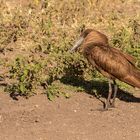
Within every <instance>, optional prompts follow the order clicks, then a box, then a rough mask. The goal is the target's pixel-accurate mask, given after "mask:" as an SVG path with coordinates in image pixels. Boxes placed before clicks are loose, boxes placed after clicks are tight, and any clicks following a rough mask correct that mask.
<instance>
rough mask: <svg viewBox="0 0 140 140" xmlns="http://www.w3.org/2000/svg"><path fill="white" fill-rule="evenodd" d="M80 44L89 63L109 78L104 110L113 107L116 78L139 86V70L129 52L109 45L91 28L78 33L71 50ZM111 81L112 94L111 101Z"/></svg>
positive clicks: (104, 37) (103, 37) (105, 39)
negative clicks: (77, 38) (78, 35)
mask: <svg viewBox="0 0 140 140" xmlns="http://www.w3.org/2000/svg"><path fill="white" fill-rule="evenodd" d="M80 46H81V48H82V51H83V54H84V56H85V57H86V58H87V60H88V61H89V63H90V64H91V65H92V66H93V67H95V68H96V69H97V70H98V71H99V72H100V73H101V74H102V75H104V76H105V77H107V78H108V79H109V93H108V97H107V100H106V102H105V106H104V109H105V110H107V109H108V107H115V98H116V94H117V90H118V87H117V84H116V82H115V80H116V79H119V80H120V81H123V82H125V83H127V84H129V85H131V86H133V87H137V88H140V70H139V69H138V68H136V67H135V59H134V58H133V57H132V56H130V55H129V54H126V53H123V52H121V51H120V50H118V49H116V48H113V47H110V46H109V43H108V38H107V37H106V36H105V35H104V34H102V33H100V32H98V31H96V30H93V29H86V30H85V31H84V32H83V33H82V34H81V35H80V38H79V40H78V41H77V42H76V43H75V45H74V47H73V48H72V49H71V52H74V51H76V50H77V49H78V47H80ZM112 82H113V85H114V95H113V99H112V102H111V96H112V92H113V89H112V86H111V84H112Z"/></svg>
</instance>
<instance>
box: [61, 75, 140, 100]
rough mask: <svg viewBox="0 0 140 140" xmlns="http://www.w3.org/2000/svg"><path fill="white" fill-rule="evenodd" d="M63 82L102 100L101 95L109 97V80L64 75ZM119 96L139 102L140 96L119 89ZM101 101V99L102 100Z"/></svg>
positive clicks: (121, 98) (122, 98)
mask: <svg viewBox="0 0 140 140" xmlns="http://www.w3.org/2000/svg"><path fill="white" fill-rule="evenodd" d="M61 82H62V83H64V84H68V85H72V86H76V87H81V88H82V89H83V90H84V91H85V92H86V93H88V94H90V95H92V96H95V97H96V98H97V99H99V100H100V98H99V97H103V98H107V96H108V82H107V81H99V80H92V81H85V80H84V79H83V78H77V79H76V78H75V79H69V80H68V79H66V78H65V77H63V78H62V79H61ZM117 98H119V99H120V100H122V101H125V102H135V103H139V102H140V98H137V97H135V96H134V95H133V93H131V92H128V91H125V90H122V89H120V88H119V89H118V93H117ZM100 101H101V100H100Z"/></svg>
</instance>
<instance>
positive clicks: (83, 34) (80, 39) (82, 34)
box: [70, 29, 93, 52]
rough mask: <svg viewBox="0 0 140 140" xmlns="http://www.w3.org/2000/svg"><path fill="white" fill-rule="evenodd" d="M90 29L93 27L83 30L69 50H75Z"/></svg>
mask: <svg viewBox="0 0 140 140" xmlns="http://www.w3.org/2000/svg"><path fill="white" fill-rule="evenodd" d="M92 31H93V29H86V30H85V31H83V32H82V33H81V35H80V37H79V39H78V40H77V41H76V42H75V44H74V46H73V47H72V48H71V49H70V52H75V51H76V50H77V49H78V48H79V47H80V46H81V45H82V43H83V42H84V40H85V38H86V37H87V35H88V34H89V33H90V32H92Z"/></svg>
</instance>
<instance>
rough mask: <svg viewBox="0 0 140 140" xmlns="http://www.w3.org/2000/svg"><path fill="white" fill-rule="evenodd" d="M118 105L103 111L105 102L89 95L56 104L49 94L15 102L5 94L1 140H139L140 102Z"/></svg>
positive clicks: (0, 109) (0, 107)
mask: <svg viewBox="0 0 140 140" xmlns="http://www.w3.org/2000/svg"><path fill="white" fill-rule="evenodd" d="M136 93H139V91H136ZM135 97H136V98H137V99H139V98H140V94H139V95H138V94H135ZM138 97H139V98H138ZM116 106H117V107H116V108H113V109H110V110H109V111H100V109H101V108H102V103H101V102H100V101H99V100H98V99H96V98H95V97H92V96H91V95H89V94H86V93H74V94H73V95H72V97H71V98H69V99H65V98H63V97H60V98H59V99H58V98H56V99H55V101H53V102H51V101H49V100H48V99H47V97H46V96H45V95H36V96H34V97H31V98H29V99H28V100H27V99H24V98H20V100H19V101H14V100H12V99H11V98H10V97H9V96H8V95H6V94H2V93H1V94H0V140H25V139H26V140H122V139H126V140H139V139H140V121H139V119H140V103H139V100H137V101H136V102H126V101H121V100H119V99H117V101H116Z"/></svg>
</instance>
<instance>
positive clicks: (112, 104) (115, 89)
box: [111, 80, 118, 107]
mask: <svg viewBox="0 0 140 140" xmlns="http://www.w3.org/2000/svg"><path fill="white" fill-rule="evenodd" d="M113 84H114V95H113V98H112V103H111V107H115V98H116V95H117V91H118V86H117V84H116V81H115V80H113Z"/></svg>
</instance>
